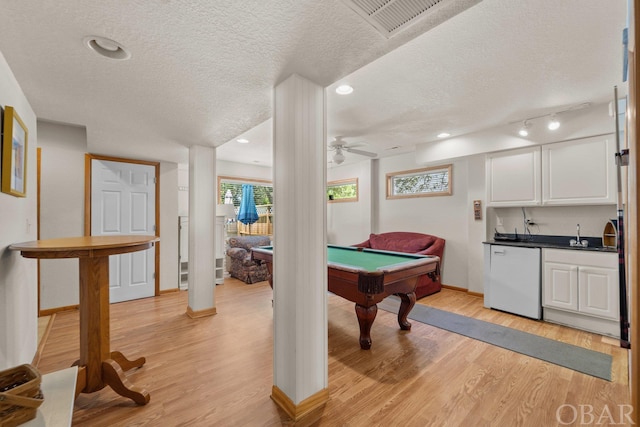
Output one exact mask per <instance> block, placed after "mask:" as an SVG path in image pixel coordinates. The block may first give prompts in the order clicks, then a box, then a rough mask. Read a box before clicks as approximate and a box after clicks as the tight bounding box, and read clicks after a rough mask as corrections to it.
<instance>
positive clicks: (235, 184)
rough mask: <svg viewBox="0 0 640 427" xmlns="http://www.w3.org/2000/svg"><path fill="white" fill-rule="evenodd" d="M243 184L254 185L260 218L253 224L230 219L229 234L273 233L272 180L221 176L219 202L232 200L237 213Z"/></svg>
mask: <svg viewBox="0 0 640 427" xmlns="http://www.w3.org/2000/svg"><path fill="white" fill-rule="evenodd" d="M242 184H251V185H253V198H254V202H255V204H256V210H257V211H258V216H259V219H258V221H257V222H255V223H253V224H251V225H245V224H242V223H238V222H237V221H236V220H235V219H231V220H228V221H229V224H228V230H229V234H236V233H237V234H257V235H271V234H273V184H272V183H271V181H265V180H260V179H251V178H239V177H231V176H219V177H218V198H217V200H218V202H217V203H219V204H224V203H228V202H231V204H233V206H234V207H235V212H236V215H237V214H238V209H239V208H240V201H241V199H242Z"/></svg>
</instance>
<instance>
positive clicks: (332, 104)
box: [0, 0, 626, 165]
mask: <svg viewBox="0 0 640 427" xmlns="http://www.w3.org/2000/svg"><path fill="white" fill-rule="evenodd" d="M0 10H1V12H2V13H1V14H0V52H2V54H3V55H4V56H5V58H6V60H7V62H8V63H9V66H10V67H11V69H12V70H13V72H14V74H15V75H16V78H17V80H18V82H19V83H20V85H21V87H22V89H23V90H24V92H25V94H26V96H27V98H28V99H29V101H30V102H31V104H32V106H33V108H34V110H35V112H36V114H37V116H38V117H39V118H41V119H45V120H51V121H56V122H63V123H71V124H76V125H81V126H86V128H87V138H88V145H89V147H88V148H89V150H90V151H91V152H94V153H103V154H110V155H122V156H127V157H137V158H145V159H157V160H167V161H178V162H185V161H186V159H187V149H186V148H185V147H187V146H189V145H192V144H201V145H220V144H223V143H225V142H227V141H231V142H230V143H229V144H225V146H224V147H222V148H221V149H219V150H218V151H219V156H218V157H219V158H223V159H224V158H226V159H229V160H234V161H243V162H248V163H251V162H257V163H259V164H264V165H269V164H270V163H271V155H270V143H271V141H270V134H271V125H270V123H271V122H270V120H269V118H270V117H271V103H272V99H271V98H272V88H273V86H274V85H275V84H277V82H278V81H280V80H282V79H283V78H285V77H287V76H288V75H290V74H291V73H294V72H295V73H298V74H300V75H302V76H304V77H307V78H309V79H311V80H314V81H316V82H317V83H319V84H321V85H325V86H328V88H329V90H328V91H327V120H328V137H329V138H331V137H333V136H335V135H344V136H345V137H346V139H347V140H348V141H352V142H361V143H366V144H367V145H366V146H364V147H363V148H364V149H367V150H371V151H376V152H378V153H379V154H380V155H382V156H384V155H390V154H395V153H399V152H403V151H409V150H412V149H413V147H414V146H415V144H419V143H425V142H429V141H433V140H434V139H435V134H437V133H438V132H440V131H441V130H443V129H446V130H449V131H450V132H451V133H453V134H454V135H457V134H463V133H469V132H473V131H477V130H481V129H486V128H490V127H493V126H497V125H500V124H505V123H507V122H509V121H513V120H519V119H523V118H525V117H529V116H533V115H537V114H539V113H540V112H541V111H548V110H550V109H558V108H561V107H565V106H567V105H572V104H576V103H581V102H593V103H596V102H605V101H606V100H607V99H609V98H610V97H611V92H612V88H613V86H614V85H619V86H623V83H622V82H621V75H622V72H621V68H622V67H621V63H622V46H621V32H622V28H623V27H624V26H625V19H626V18H625V16H626V1H625V0H608V1H595V0H563V1H557V0H540V1H524V0H518V1H514V0H484V1H479V0H467V1H461V2H457V3H454V2H452V3H450V5H449V6H448V7H447V8H441V9H440V10H439V11H438V13H439V14H440V15H439V16H438V17H436V18H437V19H433V20H425V21H421V22H419V23H417V24H415V25H413V26H411V27H410V28H409V29H407V30H406V31H404V32H402V33H400V34H398V35H397V36H394V37H392V38H390V39H387V38H385V37H383V36H382V35H381V34H380V33H379V32H378V31H377V30H375V29H374V28H373V27H372V26H371V25H369V24H368V23H366V22H364V21H363V19H362V18H361V17H359V16H358V15H357V14H356V13H355V12H353V11H352V10H351V9H349V7H347V6H346V5H345V4H344V3H343V2H342V1H340V0H327V1H321V2H320V1H315V0H295V1H294V0H289V1H284V0H272V1H257V0H256V1H249V0H243V1H237V0H236V1H233V0H228V1H215V2H212V1H209V0H197V1H186V0H153V1H152V0H135V1H132V0H113V1H108V2H87V1H81V0H58V1H52V0H21V1H13V0H0ZM440 21H444V22H443V23H439V22H440ZM87 35H97V36H104V37H108V38H111V39H114V40H117V41H118V42H120V43H121V44H122V45H124V46H125V47H126V48H128V49H129V50H130V51H131V52H132V58H131V60H129V61H113V60H109V59H106V58H102V57H99V56H97V55H96V54H95V53H94V52H92V51H90V50H89V49H87V48H86V47H85V46H84V45H83V43H82V39H83V38H84V37H85V36H87ZM343 81H348V82H349V83H350V84H352V85H353V86H354V88H355V91H354V93H353V94H352V95H350V96H346V97H345V96H338V95H336V94H335V92H334V91H333V88H334V87H335V85H336V84H337V83H340V82H343ZM245 133H247V134H246V135H247V136H248V137H249V136H250V137H249V138H248V139H250V140H251V143H250V144H245V145H243V146H239V145H238V144H236V143H235V141H234V140H235V138H236V137H239V136H241V135H243V134H245ZM396 146H399V147H400V148H398V149H394V150H391V148H392V147H396ZM348 157H350V156H348Z"/></svg>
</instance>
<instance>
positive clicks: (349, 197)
mask: <svg viewBox="0 0 640 427" xmlns="http://www.w3.org/2000/svg"><path fill="white" fill-rule="evenodd" d="M327 200H328V201H329V203H336V202H357V201H358V178H350V179H342V180H339V181H330V182H328V183H327Z"/></svg>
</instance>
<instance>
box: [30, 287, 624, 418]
mask: <svg viewBox="0 0 640 427" xmlns="http://www.w3.org/2000/svg"><path fill="white" fill-rule="evenodd" d="M271 297H272V293H271V289H270V288H269V285H268V284H267V282H261V283H258V284H254V285H246V284H244V283H242V282H240V281H237V280H235V279H225V283H224V285H219V286H217V287H216V307H217V314H216V315H215V316H210V317H205V318H200V319H190V318H189V317H187V316H186V315H185V311H186V307H187V292H186V291H182V292H176V293H170V294H165V295H162V296H160V297H155V298H147V299H143V300H137V301H130V302H125V303H119V304H112V305H111V348H112V350H119V351H122V352H123V353H124V354H125V355H126V356H129V357H131V358H136V357H139V356H145V357H146V358H147V363H146V364H145V365H144V366H143V367H142V368H140V369H138V370H134V371H131V372H128V373H127V375H128V378H129V379H130V381H131V382H133V383H134V384H135V385H138V386H142V387H144V388H146V389H147V390H148V391H149V392H150V394H151V401H150V402H149V404H147V405H146V406H137V405H135V404H134V403H133V402H132V401H130V400H128V399H125V398H123V397H121V396H119V395H117V394H116V393H114V392H113V391H112V390H110V389H108V388H106V389H103V390H101V391H99V392H97V393H93V394H81V395H80V396H79V397H78V399H77V400H76V404H75V409H74V425H77V426H92V427H95V426H279V425H300V426H535V427H540V426H555V425H562V424H561V422H564V423H566V422H567V421H571V420H572V419H573V418H576V420H575V423H573V424H570V425H580V421H581V419H580V415H581V414H580V412H578V413H577V417H576V416H575V415H576V413H572V412H571V411H572V409H571V408H572V407H573V408H576V410H578V411H579V410H580V409H579V406H578V405H583V407H584V408H589V405H591V407H592V413H593V414H594V415H596V416H600V415H601V414H603V413H605V415H606V414H607V413H611V414H612V417H613V418H612V417H609V418H608V419H607V418H605V419H602V418H601V419H600V421H602V422H601V423H600V424H598V425H614V424H613V423H617V424H615V425H626V423H624V420H621V419H619V418H618V410H619V409H618V408H619V406H618V405H624V404H629V401H630V396H629V391H628V378H627V366H628V365H627V358H628V354H627V350H624V349H621V348H620V347H619V346H618V343H617V340H611V339H608V338H603V337H601V336H599V335H595V334H590V333H586V332H581V331H577V330H574V329H570V328H565V327H561V326H557V325H553V324H548V323H544V322H540V321H534V320H529V319H525V318H521V317H518V316H513V315H509V314H506V313H501V312H498V311H495V310H488V309H485V308H483V306H482V299H481V298H478V297H475V296H470V295H468V294H466V293H464V292H459V291H454V290H449V289H444V290H443V291H442V292H440V293H438V294H435V295H432V296H429V297H426V298H423V299H422V300H420V301H419V303H422V304H426V305H431V306H435V307H438V308H441V309H444V310H449V311H452V312H456V313H459V314H463V315H467V316H472V317H475V318H478V319H482V320H486V321H489V322H494V323H499V324H501V325H505V326H509V327H512V328H516V329H521V330H524V331H527V332H530V333H533V334H539V335H543V336H546V337H549V338H553V339H557V340H560V341H563V342H567V343H571V344H575V345H580V346H584V347H587V348H590V349H593V350H597V351H601V352H605V353H609V354H611V355H612V356H613V381H612V382H608V381H605V380H601V379H597V378H593V377H590V376H588V375H584V374H581V373H578V372H574V371H572V370H569V369H566V368H562V367H559V366H556V365H552V364H549V363H547V362H542V361H539V360H537V359H534V358H531V357H528V356H523V355H520V354H517V353H514V352H511V351H508V350H504V349H502V348H499V347H495V346H492V345H489V344H485V343H483V342H479V341H475V340H473V339H470V338H466V337H462V336H460V335H457V334H454V333H450V332H447V331H443V330H440V329H437V328H434V327H432V326H428V325H424V324H421V323H418V322H415V321H413V322H412V323H413V327H412V330H411V331H408V332H405V331H400V330H399V328H398V324H397V321H396V318H395V315H393V314H391V313H388V312H385V311H383V310H379V311H378V315H377V318H376V321H375V322H374V324H373V328H372V331H371V335H372V340H373V346H372V349H371V350H370V351H365V350H361V349H360V346H359V345H358V323H357V320H356V316H355V313H354V308H353V303H351V302H348V301H346V300H343V299H342V298H340V297H337V296H334V295H330V296H329V308H328V321H329V326H328V331H329V393H330V400H329V402H328V403H327V404H326V405H325V406H324V407H323V408H321V409H319V410H316V411H315V412H314V413H312V414H310V415H309V416H308V417H307V418H305V419H303V420H301V421H298V423H297V424H295V423H293V422H291V420H290V419H289V418H288V417H287V416H286V414H285V413H284V412H283V411H282V410H280V409H279V408H278V407H277V406H276V405H275V404H274V403H273V401H272V400H271V399H270V393H271V387H272V385H273V371H272V369H273V344H272V340H273V336H272V306H271ZM78 357H79V354H78V312H77V311H70V312H62V313H57V314H56V316H55V318H54V321H53V325H52V327H51V329H50V332H49V334H48V338H47V341H46V344H45V345H44V348H43V352H42V357H41V360H40V363H39V366H38V368H39V370H40V371H41V372H43V373H47V372H51V371H54V370H57V369H62V368H66V367H68V366H69V365H70V364H71V363H72V362H73V361H74V360H76V359H77V358H78ZM562 405H565V406H562ZM569 405H572V406H569ZM584 405H586V406H584ZM559 407H562V408H563V409H562V410H561V411H560V413H559V415H560V417H561V419H560V420H558V419H557V417H556V414H557V411H558V408H559ZM606 411H609V412H606ZM583 420H585V419H583ZM586 420H588V418H587V419H586ZM596 420H598V418H596ZM621 422H622V424H620V423H621ZM592 424H595V422H594V423H592Z"/></svg>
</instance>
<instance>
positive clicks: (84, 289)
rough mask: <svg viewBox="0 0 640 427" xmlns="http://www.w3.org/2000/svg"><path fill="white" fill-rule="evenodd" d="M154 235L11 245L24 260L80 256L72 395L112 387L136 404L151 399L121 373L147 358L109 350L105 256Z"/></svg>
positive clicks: (136, 247)
mask: <svg viewBox="0 0 640 427" xmlns="http://www.w3.org/2000/svg"><path fill="white" fill-rule="evenodd" d="M158 240H159V239H158V238H157V237H156V236H139V235H135V236H87V237H69V238H61V239H48V240H35V241H32V242H24V243H16V244H13V245H11V246H9V249H11V250H14V251H20V253H21V254H22V256H23V257H25V258H39V259H54V258H78V260H79V264H80V359H79V360H78V361H76V362H75V363H74V365H77V366H78V381H77V384H76V397H77V396H78V395H79V394H80V393H93V392H95V391H98V390H101V389H103V388H104V387H105V386H107V385H108V386H109V387H111V388H112V389H113V390H114V391H115V392H116V393H118V394H119V395H121V396H124V397H128V398H130V399H132V400H133V401H134V402H136V403H137V404H139V405H145V404H147V403H148V402H149V398H150V396H149V392H147V391H146V390H145V389H143V388H140V387H136V386H134V385H133V384H131V383H130V382H129V381H128V380H127V379H126V377H125V376H124V372H123V371H128V370H129V369H133V368H139V367H141V366H142V365H144V363H145V361H146V360H145V358H144V357H140V358H138V359H136V360H129V359H127V358H126V357H125V356H124V355H123V354H122V353H120V352H119V351H111V350H110V349H109V345H110V335H109V255H116V254H123V253H129V252H136V251H142V250H145V249H149V248H150V247H152V246H153V244H154V242H157V241H158Z"/></svg>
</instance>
